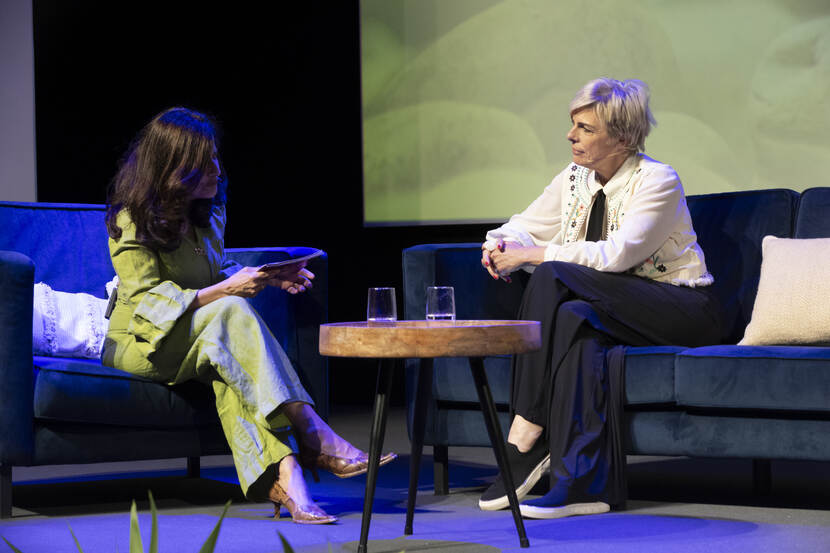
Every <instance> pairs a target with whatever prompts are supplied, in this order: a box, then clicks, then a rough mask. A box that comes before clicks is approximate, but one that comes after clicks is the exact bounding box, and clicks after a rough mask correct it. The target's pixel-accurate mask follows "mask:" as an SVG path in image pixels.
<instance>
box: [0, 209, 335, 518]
mask: <svg viewBox="0 0 830 553" xmlns="http://www.w3.org/2000/svg"><path fill="white" fill-rule="evenodd" d="M231 224H232V222H231ZM0 229H2V231H0V281H2V286H0V518H7V517H9V516H10V515H11V506H12V467H13V466H31V465H49V464H59V463H60V464H64V463H93V462H103V461H127V460H137V459H160V458H176V457H184V458H187V459H188V471H189V473H190V474H191V475H192V476H198V472H199V457H200V456H202V455H212V454H224V453H228V452H229V449H228V446H227V442H226V441H225V438H224V435H223V433H222V429H221V426H220V425H219V419H218V417H217V415H216V410H215V406H214V402H213V396H212V391H211V390H210V389H209V388H208V387H206V386H203V385H201V384H199V383H196V382H189V383H185V384H183V385H179V386H166V385H163V384H158V383H156V382H153V381H150V380H147V379H144V378H140V377H136V376H133V375H131V374H128V373H126V372H123V371H119V370H116V369H114V368H111V367H106V366H104V365H102V364H101V362H100V361H98V360H91V359H76V358H66V357H45V356H34V355H33V354H32V309H33V286H34V283H36V282H45V283H47V284H49V285H50V286H51V287H52V288H53V289H54V290H58V291H62V292H73V293H74V292H85V293H88V294H92V295H94V296H97V297H101V298H103V297H105V289H104V285H105V284H106V283H107V282H108V281H110V280H111V279H112V277H113V276H114V271H113V268H112V264H111V263H110V260H109V253H108V250H107V233H106V228H105V226H104V206H101V205H76V204H40V203H17V202H0ZM227 255H228V256H229V257H231V258H232V259H235V260H236V261H238V262H239V263H241V264H243V265H251V266H256V265H260V264H263V263H266V262H269V261H277V260H281V259H284V256H285V253H284V248H253V249H228V250H227ZM309 268H310V269H311V270H312V271H313V272H314V273H315V274H316V275H317V278H316V280H315V283H314V287H313V288H312V289H311V290H310V291H309V292H308V293H306V294H301V295H297V296H291V295H289V294H287V293H285V292H283V291H281V290H277V289H274V288H269V289H266V290H265V291H264V292H262V293H261V294H259V295H258V296H257V297H255V298H253V299H251V300H250V301H251V302H252V303H253V304H254V306H255V307H256V309H257V310H258V312H259V313H260V315H261V316H262V317H263V318H264V319H265V321H266V322H267V323H268V325H269V327H270V329H271V331H272V332H273V333H274V335H275V336H276V337H277V339H278V340H279V341H280V343H281V344H282V346H283V348H284V349H285V351H286V353H287V355H288V357H289V358H290V359H291V361H292V363H293V364H294V366H295V368H296V369H297V372H298V374H299V375H300V378H301V380H302V382H303V385H304V386H305V387H306V389H307V390H308V391H309V393H310V394H311V396H312V397H313V398H314V400H315V402H316V406H317V411H318V412H319V413H320V414H321V416H323V417H327V416H328V364H327V361H326V359H325V358H323V357H321V356H320V355H319V353H318V336H319V325H320V324H321V323H324V322H326V318H327V308H328V296H327V294H328V285H327V276H328V274H327V258H326V257H325V256H321V257H318V258H316V259H314V260H312V261H311V263H310V264H309Z"/></svg>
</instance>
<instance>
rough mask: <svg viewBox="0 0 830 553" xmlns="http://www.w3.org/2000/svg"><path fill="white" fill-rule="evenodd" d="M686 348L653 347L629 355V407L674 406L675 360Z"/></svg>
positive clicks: (627, 375)
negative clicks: (663, 404)
mask: <svg viewBox="0 0 830 553" xmlns="http://www.w3.org/2000/svg"><path fill="white" fill-rule="evenodd" d="M685 349H686V348H683V347H679V346H652V347H642V348H633V347H632V348H627V349H626V351H625V404H626V405H651V404H655V403H674V402H675V398H674V359H675V355H676V354H677V353H679V352H681V351H683V350H685Z"/></svg>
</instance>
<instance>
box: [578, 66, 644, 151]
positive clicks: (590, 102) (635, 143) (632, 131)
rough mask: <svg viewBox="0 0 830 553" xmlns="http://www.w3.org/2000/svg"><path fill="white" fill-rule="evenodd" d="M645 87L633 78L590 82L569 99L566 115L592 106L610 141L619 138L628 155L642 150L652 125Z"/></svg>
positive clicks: (603, 79) (603, 78)
mask: <svg viewBox="0 0 830 553" xmlns="http://www.w3.org/2000/svg"><path fill="white" fill-rule="evenodd" d="M649 96H650V95H649V90H648V85H647V84H646V83H644V82H643V81H640V80H637V79H628V80H626V81H618V80H616V79H608V78H605V77H602V78H599V79H594V80H593V81H591V82H589V83H588V84H586V85H585V86H583V87H582V88H581V89H580V91H579V92H577V93H576V96H574V99H573V100H571V105H570V114H571V116H572V117H573V114H574V113H576V112H577V111H580V110H582V109H585V108H589V107H593V108H594V112H595V113H596V114H597V117H598V118H599V119H600V121H602V122H603V123H604V124H605V127H606V129H608V135H609V136H610V137H611V138H621V139H622V140H623V142H624V143H625V145H626V147H627V148H628V149H629V150H631V151H632V152H642V151H644V150H645V142H646V136H648V133H649V132H650V131H651V127H652V125H656V124H657V121H655V119H654V116H653V115H652V114H651V110H650V109H649V107H648V101H649Z"/></svg>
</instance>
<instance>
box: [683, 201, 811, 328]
mask: <svg viewBox="0 0 830 553" xmlns="http://www.w3.org/2000/svg"><path fill="white" fill-rule="evenodd" d="M688 204H689V212H690V213H691V215H692V220H693V223H694V228H695V232H696V233H697V237H698V242H699V243H700V246H701V248H703V253H704V255H705V257H706V266H707V268H708V269H709V271H710V272H711V273H712V274H713V275H714V276H715V283H714V284H713V288H712V290H713V292H714V293H715V295H716V296H717V298H718V300H720V302H721V304H722V305H723V307H724V311H725V321H724V324H725V335H724V339H723V342H724V343H731V344H734V343H737V342H738V340H740V339H741V337H742V336H743V334H744V329H745V328H746V325H747V323H749V318H750V315H751V313H752V305H753V303H754V302H755V291H756V289H757V287H758V278H759V276H760V273H761V240H762V239H763V238H764V236H767V235H772V236H778V237H780V238H790V237H791V236H792V233H793V221H794V219H795V212H796V206H797V204H798V194H797V193H796V192H793V191H792V190H752V191H748V192H728V193H725V194H707V195H701V196H690V197H689V198H688Z"/></svg>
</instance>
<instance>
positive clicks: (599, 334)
mask: <svg viewBox="0 0 830 553" xmlns="http://www.w3.org/2000/svg"><path fill="white" fill-rule="evenodd" d="M648 103H649V91H648V87H647V86H646V85H645V83H643V82H642V81H638V80H634V79H632V80H627V81H617V80H614V79H606V78H602V79H596V80H594V81H591V82H589V83H588V84H586V85H585V86H584V87H583V88H582V89H581V90H580V91H579V92H578V93H577V94H576V96H575V97H574V99H573V101H572V102H571V105H570V115H571V121H572V122H573V126H572V127H571V129H570V131H569V132H568V134H567V139H568V141H569V142H570V143H571V150H572V154H573V163H570V164H568V166H567V167H565V168H564V169H563V170H562V172H561V173H559V174H558V175H556V177H554V179H553V181H552V182H551V183H550V185H548V186H547V187H546V188H545V190H544V192H543V193H542V195H541V196H539V197H538V198H537V199H536V200H535V201H534V202H533V203H532V204H530V206H529V207H528V208H527V209H525V210H524V211H523V212H522V213H519V214H517V215H514V216H513V217H511V218H510V220H509V221H508V222H507V223H505V224H504V225H502V226H501V227H499V228H497V229H494V230H491V231H490V232H488V233H487V237H486V241H485V242H484V244H483V245H482V257H481V263H482V265H483V266H484V268H485V269H487V271H488V272H489V273H490V275H491V276H492V277H493V278H494V279H498V278H502V279H504V280H506V281H510V279H511V277H510V275H511V273H513V272H514V271H516V270H518V269H525V270H527V271H532V276H531V277H530V280H529V282H528V284H527V288H526V290H525V294H524V298H523V301H522V306H521V308H520V312H519V314H518V316H519V318H520V319H526V320H537V321H541V323H542V339H543V344H542V348H541V350H540V351H538V352H535V353H531V354H524V355H518V356H516V358H515V359H514V362H513V387H512V397H511V409H512V411H513V414H514V418H513V422H512V424H511V427H510V431H509V433H508V438H507V442H508V447H507V450H508V460H509V461H510V466H511V474H512V477H513V483H514V485H515V486H516V493H517V495H518V496H519V499H520V500H521V499H522V498H523V497H524V496H525V495H527V493H528V492H529V491H530V489H531V488H532V487H533V486H534V484H536V482H538V480H539V479H540V478H541V476H542V475H543V474H544V473H545V472H546V471H547V470H548V469H549V470H550V480H551V488H550V491H549V492H548V493H547V494H545V495H544V496H542V497H541V498H538V499H533V500H529V501H525V502H523V503H522V504H521V506H520V508H521V511H522V514H523V515H524V516H527V517H531V518H558V517H563V516H571V515H577V514H595V513H602V512H605V511H608V510H609V508H610V506H611V505H614V506H616V507H617V508H622V507H623V505H624V502H625V456H624V452H623V451H622V446H621V442H622V436H621V430H620V428H621V417H622V404H623V396H622V394H623V389H622V388H623V384H622V369H623V357H624V352H623V350H622V348H620V347H616V346H620V345H636V346H647V345H663V344H666V345H668V344H672V345H684V346H699V345H705V344H712V343H717V342H718V341H719V340H720V338H721V334H722V332H721V326H722V325H721V320H720V313H721V311H720V307H719V306H718V304H717V301H716V300H715V298H714V296H713V295H712V294H711V293H710V290H709V288H708V287H709V285H710V284H712V282H713V280H714V279H713V277H712V275H711V274H710V273H709V272H708V271H707V270H706V262H705V259H704V256H703V251H702V250H701V248H700V246H699V245H698V243H697V237H696V235H695V232H694V229H693V228H692V220H691V217H690V215H689V210H688V207H687V206H686V198H685V195H684V192H683V186H682V184H681V183H680V179H679V178H678V176H677V173H676V172H675V171H674V169H672V168H671V167H670V166H668V165H665V164H662V163H660V162H658V161H655V160H653V159H651V158H649V157H648V156H646V155H644V154H643V153H642V151H643V150H644V148H645V138H646V136H647V135H648V133H649V131H650V130H651V126H652V125H653V124H654V123H655V121H654V118H653V117H652V115H651V111H650V109H649V105H648ZM479 506H480V507H481V508H482V509H485V510H495V509H501V508H505V507H507V506H508V501H507V494H506V490H505V486H504V483H503V481H502V479H501V477H499V478H497V479H496V481H495V482H494V483H493V485H492V486H490V488H488V489H487V490H486V491H485V492H484V494H483V495H482V497H481V499H480V500H479Z"/></svg>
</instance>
